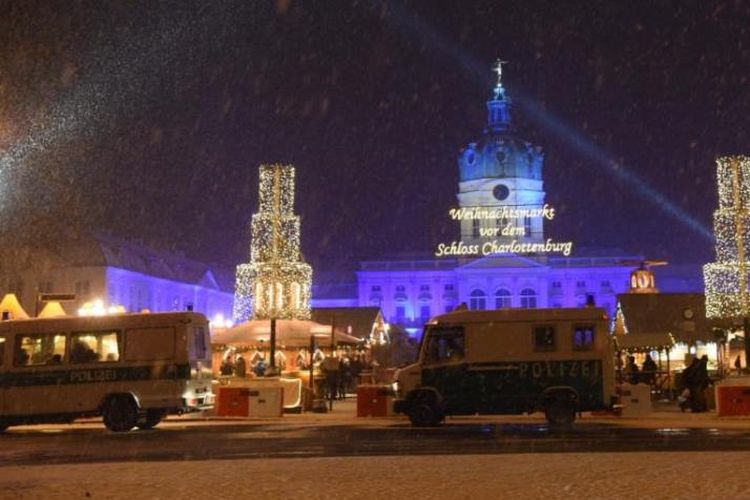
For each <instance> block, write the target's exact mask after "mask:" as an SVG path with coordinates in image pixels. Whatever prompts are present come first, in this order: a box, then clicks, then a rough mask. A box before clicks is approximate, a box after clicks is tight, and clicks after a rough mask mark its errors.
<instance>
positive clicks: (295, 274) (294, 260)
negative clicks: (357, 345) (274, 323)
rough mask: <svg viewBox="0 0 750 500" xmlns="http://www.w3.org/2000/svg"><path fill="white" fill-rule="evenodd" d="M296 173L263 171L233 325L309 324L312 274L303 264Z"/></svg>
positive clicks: (284, 167) (239, 270)
mask: <svg viewBox="0 0 750 500" xmlns="http://www.w3.org/2000/svg"><path fill="white" fill-rule="evenodd" d="M294 173H295V172H294V167H293V166H292V165H278V164H274V165H261V166H260V182H259V186H258V189H259V201H258V213H256V214H254V215H253V217H252V221H251V224H250V231H251V243H250V262H249V263H247V264H240V265H239V266H237V275H236V284H235V293H234V315H233V316H234V321H235V323H239V322H242V321H246V320H248V319H250V318H251V317H252V319H270V318H276V319H309V318H310V296H311V285H312V268H311V267H310V266H309V265H308V264H306V263H305V262H303V261H302V260H301V259H300V221H299V216H296V215H294V188H295V182H294Z"/></svg>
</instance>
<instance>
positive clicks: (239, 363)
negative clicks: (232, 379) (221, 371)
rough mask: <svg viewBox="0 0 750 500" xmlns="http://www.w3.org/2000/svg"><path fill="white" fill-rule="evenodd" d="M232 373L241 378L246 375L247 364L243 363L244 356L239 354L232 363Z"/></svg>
mask: <svg viewBox="0 0 750 500" xmlns="http://www.w3.org/2000/svg"><path fill="white" fill-rule="evenodd" d="M234 374H235V375H236V376H238V377H242V378H245V376H246V375H247V364H246V363H245V358H243V357H242V356H241V355H238V356H237V360H236V361H235V363H234Z"/></svg>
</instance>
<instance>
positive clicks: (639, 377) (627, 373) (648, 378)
mask: <svg viewBox="0 0 750 500" xmlns="http://www.w3.org/2000/svg"><path fill="white" fill-rule="evenodd" d="M657 371H659V367H658V366H657V365H656V361H654V360H653V358H652V357H651V355H650V354H646V359H645V360H644V361H643V366H642V367H640V368H638V365H637V364H636V362H635V356H628V362H627V363H626V364H625V369H624V370H623V372H624V373H623V380H624V381H625V382H627V383H629V384H648V385H651V386H653V385H654V383H655V382H656V372H657Z"/></svg>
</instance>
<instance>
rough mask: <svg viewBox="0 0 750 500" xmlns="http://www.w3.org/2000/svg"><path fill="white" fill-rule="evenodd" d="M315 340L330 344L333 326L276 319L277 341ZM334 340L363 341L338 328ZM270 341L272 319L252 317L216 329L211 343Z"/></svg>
mask: <svg viewBox="0 0 750 500" xmlns="http://www.w3.org/2000/svg"><path fill="white" fill-rule="evenodd" d="M311 335H314V336H315V341H316V342H318V343H322V344H330V341H331V326H330V325H321V324H320V323H316V322H314V321H309V320H300V319H278V320H276V344H277V345H285V346H306V345H309V344H310V336H311ZM334 340H335V341H336V343H337V344H356V343H358V342H361V340H360V339H358V338H357V337H353V336H351V335H347V334H346V333H343V332H341V331H338V330H336V332H335V335H334ZM270 341H271V320H268V319H266V320H251V321H246V322H245V323H240V324H239V325H236V326H233V327H232V328H223V329H218V328H217V329H214V330H213V332H212V334H211V343H213V344H223V345H254V346H258V345H262V344H263V345H268V343H269V342H270Z"/></svg>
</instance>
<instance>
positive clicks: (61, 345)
mask: <svg viewBox="0 0 750 500" xmlns="http://www.w3.org/2000/svg"><path fill="white" fill-rule="evenodd" d="M14 354H15V355H14V361H13V364H14V365H15V366H43V365H59V364H61V363H62V361H63V357H64V356H65V335H63V334H59V333H49V334H46V335H22V336H19V337H16V349H15V353H14Z"/></svg>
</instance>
